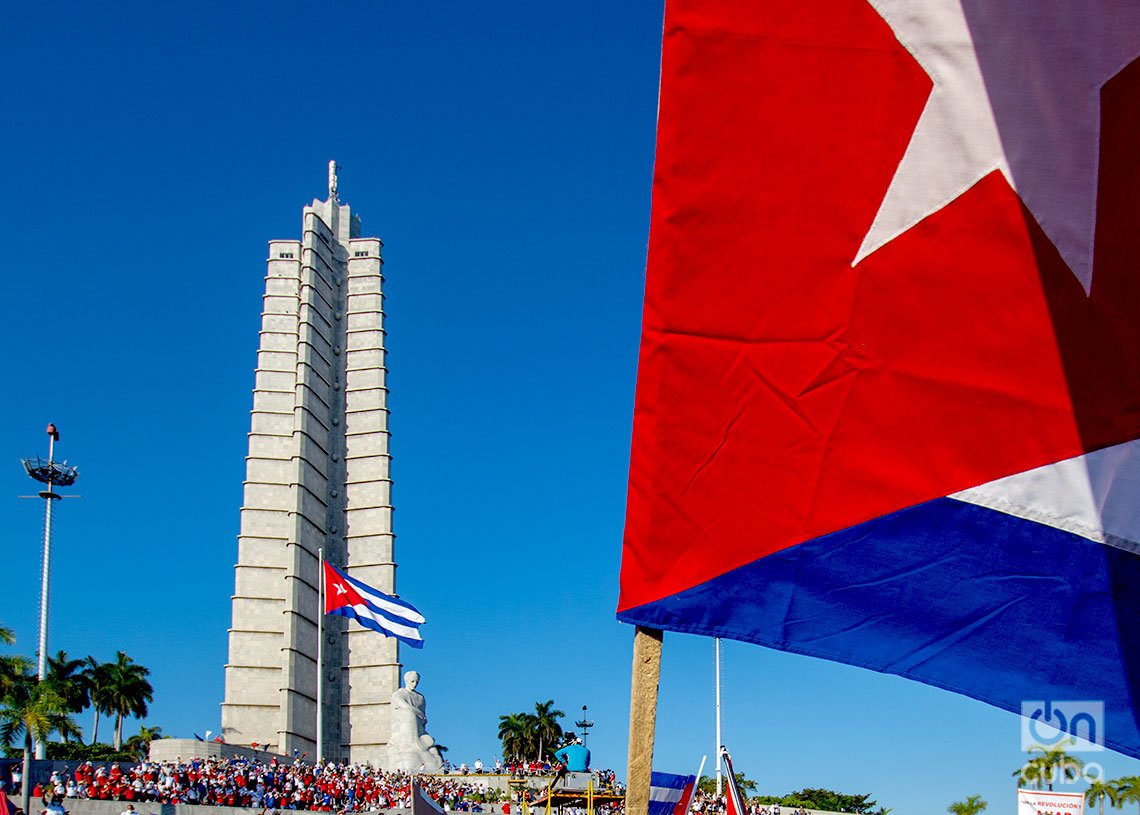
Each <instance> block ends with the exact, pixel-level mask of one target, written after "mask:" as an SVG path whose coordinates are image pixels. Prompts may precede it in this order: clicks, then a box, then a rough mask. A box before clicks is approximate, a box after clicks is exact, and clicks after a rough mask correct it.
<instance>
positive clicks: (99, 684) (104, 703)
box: [82, 656, 110, 744]
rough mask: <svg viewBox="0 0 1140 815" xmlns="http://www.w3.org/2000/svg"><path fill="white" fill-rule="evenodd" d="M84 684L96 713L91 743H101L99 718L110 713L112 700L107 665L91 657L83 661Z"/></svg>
mask: <svg viewBox="0 0 1140 815" xmlns="http://www.w3.org/2000/svg"><path fill="white" fill-rule="evenodd" d="M82 676H83V683H84V684H85V685H86V686H87V697H88V698H89V699H90V700H91V707H92V708H93V709H94V711H95V721H94V723H93V724H92V726H91V743H92V744H97V743H98V742H99V718H100V717H101V716H104V715H106V714H108V713H110V707H109V705H110V700H109V698H108V696H107V690H106V686H107V682H106V679H107V663H103V662H99V661H98V660H96V659H95V657H92V656H89V657H87V659H85V660H84V661H83V674H82Z"/></svg>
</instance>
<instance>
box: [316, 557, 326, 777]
mask: <svg viewBox="0 0 1140 815" xmlns="http://www.w3.org/2000/svg"><path fill="white" fill-rule="evenodd" d="M324 639H325V550H324V549H317V756H316V762H315V763H320V761H321V760H322V759H323V758H324V746H325V745H324V727H323V724H324V721H323V720H324V718H325V708H324V704H323V702H324V693H323V689H324V685H325V661H324V659H322V658H321V657H322V655H323V653H324Z"/></svg>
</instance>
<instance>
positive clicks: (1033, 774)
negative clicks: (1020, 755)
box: [1013, 758, 1050, 789]
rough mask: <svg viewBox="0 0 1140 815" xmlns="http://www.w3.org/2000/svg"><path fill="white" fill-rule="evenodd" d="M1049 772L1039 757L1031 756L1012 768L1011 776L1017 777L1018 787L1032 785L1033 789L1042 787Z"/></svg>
mask: <svg viewBox="0 0 1140 815" xmlns="http://www.w3.org/2000/svg"><path fill="white" fill-rule="evenodd" d="M1049 772H1050V771H1049V769H1048V768H1047V767H1046V766H1045V764H1044V762H1043V761H1042V760H1041V759H1040V758H1031V759H1029V760H1028V761H1026V762H1025V763H1024V764H1022V765H1021V766H1020V767H1018V768H1017V769H1016V770H1014V771H1013V776H1014V778H1016V779H1017V786H1019V787H1028V786H1030V785H1032V786H1033V787H1034V788H1035V789H1042V788H1043V787H1044V785H1045V779H1046V778H1048V777H1049Z"/></svg>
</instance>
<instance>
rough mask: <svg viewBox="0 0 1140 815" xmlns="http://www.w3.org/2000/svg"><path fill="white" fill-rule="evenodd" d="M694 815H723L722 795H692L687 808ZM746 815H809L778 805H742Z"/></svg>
mask: <svg viewBox="0 0 1140 815" xmlns="http://www.w3.org/2000/svg"><path fill="white" fill-rule="evenodd" d="M689 810H690V812H692V813H694V814H695V815H723V813H726V812H727V810H728V806H727V800H726V798H725V796H724V795H720V796H718V795H715V794H713V793H707V792H699V791H698V792H696V793H694V794H693V802H692V804H691V805H690V807H689ZM744 811H745V813H746V815H810V813H809V812H808V811H807V810H806V809H802V808H792V807H782V806H780V805H779V804H768V805H765V804H753V803H748V802H747V801H746V802H745V803H744Z"/></svg>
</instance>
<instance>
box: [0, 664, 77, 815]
mask: <svg viewBox="0 0 1140 815" xmlns="http://www.w3.org/2000/svg"><path fill="white" fill-rule="evenodd" d="M2 702H3V706H2V707H0V743H2V744H3V745H4V746H5V747H12V746H14V745H15V744H16V742H22V743H21V747H22V749H23V755H24V783H23V809H24V812H31V809H30V791H31V787H32V785H31V782H30V779H31V777H32V776H31V760H32V751H33V747H34V744H35V742H37V741H42V742H45V743H46V742H47V740H48V736H50V735H51V734H52V733H55V732H58V733H60V734H61V735H64V736H65V737H66V736H70V735H74V734H76V733H78V731H79V728H77V727H76V726H75V723H74V722H73V721H72V720H71V717H70V716H68V713H67V705H66V704H65V702H64V700H63V699H61V698H60V697H59V695H58V694H57V693H56V692H55V690H54V689H53V688H52V686H51V685H50V684H48V683H47V682H40V681H39V680H38V679H37V678H36V677H35V676H34V675H33V674H31V673H30V671H25V672H24V673H23V674H21V675H20V676H19V677H18V678H17V680H16V682H15V683H14V684H13V686H12V688H11V690H9V691H8V693H6V694H5V695H4V698H3V700H2Z"/></svg>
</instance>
